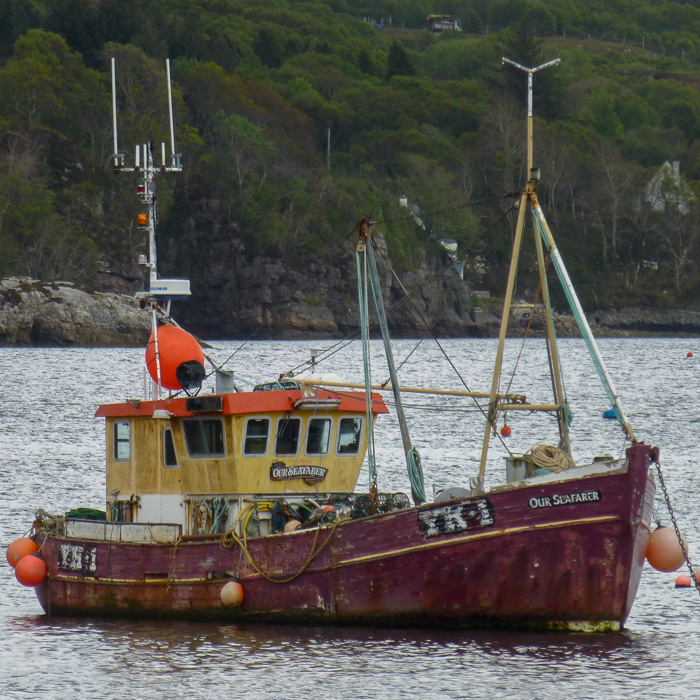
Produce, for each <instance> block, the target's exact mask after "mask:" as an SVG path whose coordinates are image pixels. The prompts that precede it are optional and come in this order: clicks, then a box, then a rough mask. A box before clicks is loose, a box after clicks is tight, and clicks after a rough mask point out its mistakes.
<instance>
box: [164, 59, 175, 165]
mask: <svg viewBox="0 0 700 700" xmlns="http://www.w3.org/2000/svg"><path fill="white" fill-rule="evenodd" d="M165 72H166V74H167V77H168V114H169V116H170V153H171V156H172V161H173V163H172V164H173V166H174V165H175V127H174V126H173V93H172V88H171V86H170V59H169V58H166V59H165ZM163 164H164V165H165V163H163Z"/></svg>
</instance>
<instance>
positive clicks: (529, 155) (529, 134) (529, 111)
mask: <svg viewBox="0 0 700 700" xmlns="http://www.w3.org/2000/svg"><path fill="white" fill-rule="evenodd" d="M501 63H507V64H508V65H511V66H513V67H514V68H517V69H518V70H521V71H523V72H525V73H527V172H528V174H529V173H530V171H531V170H532V76H533V74H534V73H537V71H540V70H544V69H545V68H549V67H550V66H556V65H557V64H558V63H561V58H555V59H554V60H553V61H547V63H543V64H542V65H541V66H537V68H526V67H525V66H521V65H520V64H519V63H516V62H515V61H511V60H510V59H509V58H505V56H504V57H503V58H501ZM528 176H529V175H528Z"/></svg>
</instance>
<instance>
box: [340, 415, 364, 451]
mask: <svg viewBox="0 0 700 700" xmlns="http://www.w3.org/2000/svg"><path fill="white" fill-rule="evenodd" d="M361 442H362V418H341V419H340V424H339V425H338V454H341V455H356V454H357V453H358V452H359V451H360V443H361Z"/></svg>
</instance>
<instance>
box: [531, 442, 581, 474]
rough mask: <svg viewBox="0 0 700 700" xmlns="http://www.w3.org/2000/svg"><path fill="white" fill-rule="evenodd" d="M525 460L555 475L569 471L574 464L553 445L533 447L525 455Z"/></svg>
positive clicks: (564, 453) (562, 451)
mask: <svg viewBox="0 0 700 700" xmlns="http://www.w3.org/2000/svg"><path fill="white" fill-rule="evenodd" d="M525 459H526V460H527V461H529V462H532V464H534V465H535V466H536V467H539V468H541V469H547V470H548V471H550V472H557V473H558V472H563V471H566V470H567V469H571V468H572V467H573V466H575V464H576V463H575V462H574V460H573V459H572V458H571V457H570V456H569V455H568V454H567V453H566V452H564V450H561V449H559V448H558V447H555V446H554V445H535V446H534V447H533V448H532V449H531V450H530V451H529V452H527V453H526V454H525Z"/></svg>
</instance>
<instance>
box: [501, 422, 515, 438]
mask: <svg viewBox="0 0 700 700" xmlns="http://www.w3.org/2000/svg"><path fill="white" fill-rule="evenodd" d="M511 432H513V431H512V430H511V429H510V426H509V425H504V426H503V427H502V428H501V435H503V437H510V434H511Z"/></svg>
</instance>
